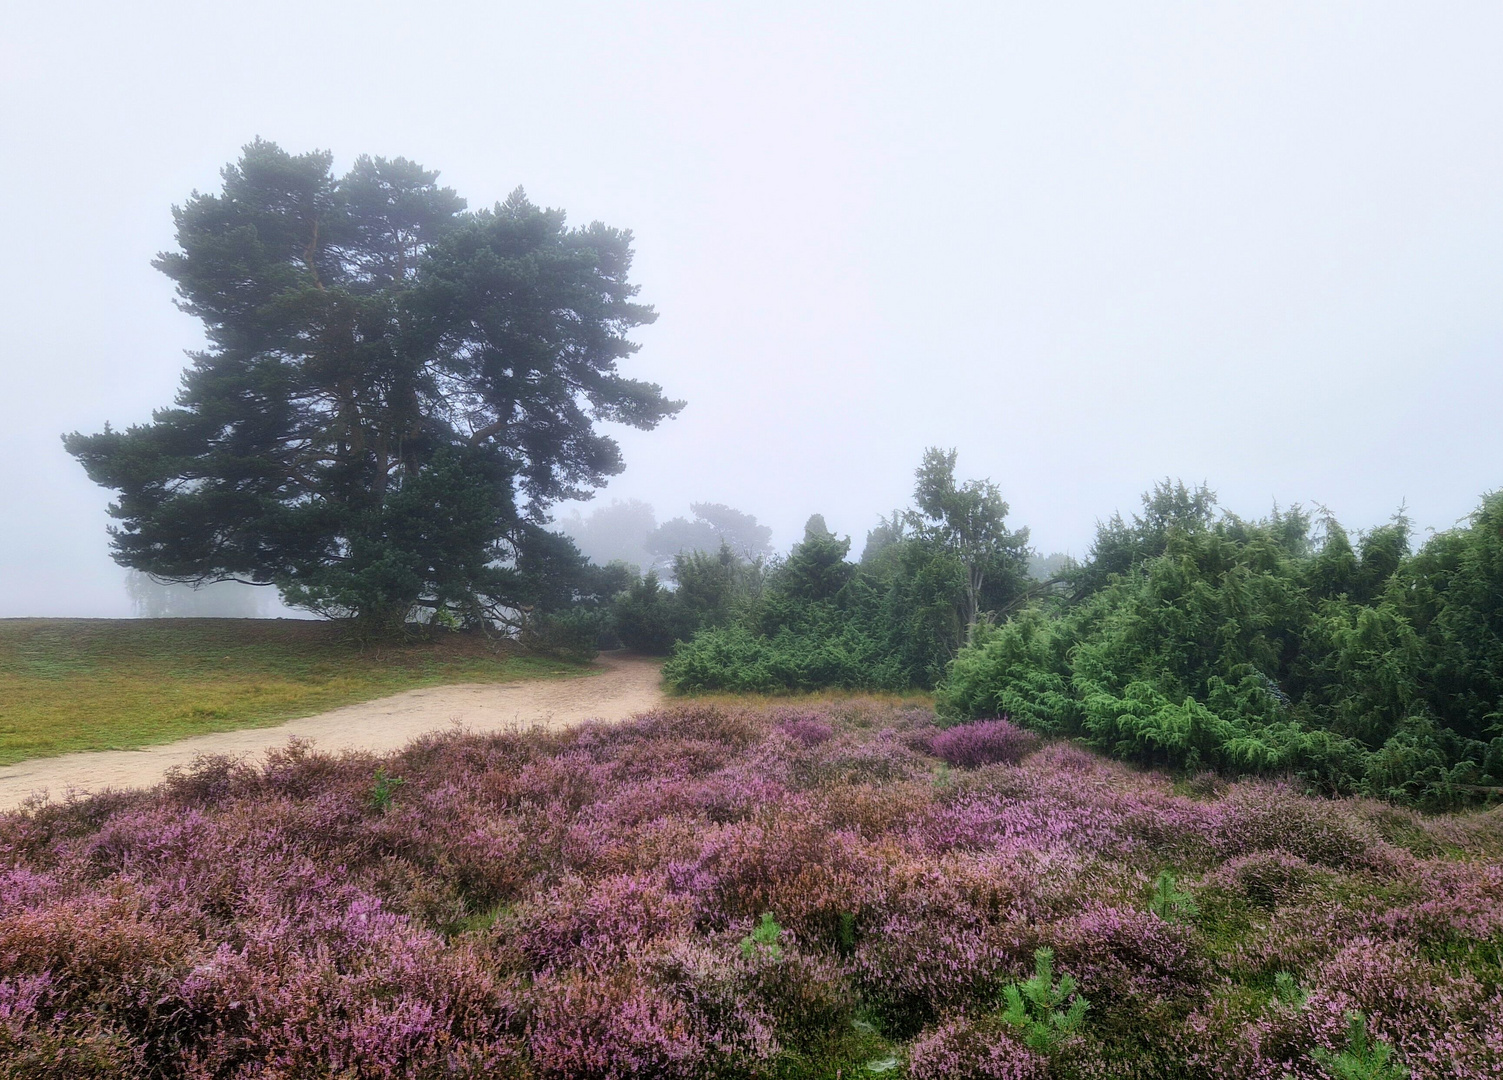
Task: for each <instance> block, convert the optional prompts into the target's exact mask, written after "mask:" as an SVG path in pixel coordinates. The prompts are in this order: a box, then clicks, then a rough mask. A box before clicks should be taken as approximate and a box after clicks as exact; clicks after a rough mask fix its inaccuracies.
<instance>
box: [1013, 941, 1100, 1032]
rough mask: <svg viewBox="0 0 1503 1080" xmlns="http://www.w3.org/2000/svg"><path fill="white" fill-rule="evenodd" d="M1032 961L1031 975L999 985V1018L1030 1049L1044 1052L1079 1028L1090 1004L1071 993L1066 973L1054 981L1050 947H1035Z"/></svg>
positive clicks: (1073, 982)
mask: <svg viewBox="0 0 1503 1080" xmlns="http://www.w3.org/2000/svg"><path fill="white" fill-rule="evenodd" d="M1033 964H1034V972H1033V975H1032V977H1031V978H1029V979H1028V980H1026V981H1025V982H1022V983H1016V982H1015V983H1009V984H1008V985H1007V986H1005V987H1003V988H1002V998H1003V1000H1004V1001H1005V1002H1006V1005H1007V1007H1006V1008H1005V1009H1004V1010H1003V1011H1002V1020H1003V1022H1004V1023H1006V1024H1007V1025H1008V1026H1010V1027H1013V1028H1016V1029H1017V1030H1018V1031H1019V1032H1020V1033H1021V1034H1022V1036H1023V1041H1024V1042H1025V1043H1027V1044H1028V1046H1029V1047H1030V1048H1032V1049H1034V1050H1039V1051H1042V1052H1045V1053H1047V1052H1048V1051H1050V1050H1052V1049H1053V1048H1054V1047H1055V1046H1057V1045H1058V1044H1059V1043H1060V1042H1061V1041H1062V1040H1064V1039H1065V1038H1067V1037H1068V1036H1070V1035H1073V1034H1075V1033H1076V1032H1077V1031H1079V1030H1080V1026H1081V1024H1083V1023H1084V1022H1085V1014H1086V1010H1087V1009H1089V1008H1090V1007H1091V1003H1090V1002H1089V1001H1087V1000H1086V999H1085V998H1083V997H1081V996H1080V995H1079V994H1077V993H1075V980H1074V979H1073V978H1071V977H1070V976H1069V975H1062V976H1060V979H1059V982H1058V983H1056V982H1055V981H1054V950H1053V949H1038V950H1036V951H1035V952H1034V954H1033ZM1072 997H1073V998H1074V1000H1073V1001H1072V1000H1071V998H1072ZM1067 1003H1068V1007H1066V1006H1067Z"/></svg>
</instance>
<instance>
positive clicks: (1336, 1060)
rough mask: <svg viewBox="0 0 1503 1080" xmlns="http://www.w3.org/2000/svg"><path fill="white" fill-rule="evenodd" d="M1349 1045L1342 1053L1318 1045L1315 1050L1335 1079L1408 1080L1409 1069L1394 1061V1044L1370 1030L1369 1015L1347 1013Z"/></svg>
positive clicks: (1317, 1060)
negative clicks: (1374, 1036)
mask: <svg viewBox="0 0 1503 1080" xmlns="http://www.w3.org/2000/svg"><path fill="white" fill-rule="evenodd" d="M1346 1021H1347V1047H1346V1049H1345V1050H1343V1051H1342V1052H1341V1053H1339V1054H1333V1053H1331V1052H1330V1051H1329V1050H1324V1049H1321V1048H1318V1047H1317V1048H1316V1049H1315V1050H1314V1051H1312V1053H1311V1055H1310V1056H1311V1057H1313V1058H1314V1059H1315V1061H1316V1063H1317V1064H1319V1065H1320V1067H1321V1068H1323V1069H1324V1070H1325V1071H1326V1074H1327V1075H1328V1076H1330V1077H1331V1080H1408V1076H1409V1070H1408V1069H1407V1068H1406V1067H1405V1066H1403V1065H1400V1064H1399V1063H1398V1062H1396V1061H1393V1060H1392V1058H1393V1047H1391V1046H1389V1045H1388V1044H1387V1043H1386V1042H1382V1041H1379V1040H1374V1039H1372V1038H1370V1037H1369V1036H1368V1034H1367V1017H1366V1016H1365V1015H1364V1014H1362V1013H1360V1012H1349V1013H1347V1014H1346Z"/></svg>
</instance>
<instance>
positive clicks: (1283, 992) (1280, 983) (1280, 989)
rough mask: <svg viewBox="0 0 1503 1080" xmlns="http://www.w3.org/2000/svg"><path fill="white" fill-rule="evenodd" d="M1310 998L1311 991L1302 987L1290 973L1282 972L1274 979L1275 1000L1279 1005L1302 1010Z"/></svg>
mask: <svg viewBox="0 0 1503 1080" xmlns="http://www.w3.org/2000/svg"><path fill="white" fill-rule="evenodd" d="M1309 996H1310V991H1308V990H1306V989H1304V988H1303V987H1301V986H1300V984H1299V983H1298V982H1296V981H1295V979H1294V976H1293V975H1291V974H1289V972H1287V971H1280V972H1279V973H1278V974H1276V975H1275V976H1274V977H1273V1000H1274V1001H1275V1002H1277V1003H1278V1004H1280V1005H1288V1006H1291V1007H1293V1008H1296V1009H1302V1008H1304V1006H1305V1001H1306V999H1308V998H1309Z"/></svg>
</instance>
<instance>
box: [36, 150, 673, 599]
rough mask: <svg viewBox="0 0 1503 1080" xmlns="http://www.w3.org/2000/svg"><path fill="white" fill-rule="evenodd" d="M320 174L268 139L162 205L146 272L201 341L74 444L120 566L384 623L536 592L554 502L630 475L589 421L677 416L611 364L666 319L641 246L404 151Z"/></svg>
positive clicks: (658, 393) (317, 161) (326, 166)
mask: <svg viewBox="0 0 1503 1080" xmlns="http://www.w3.org/2000/svg"><path fill="white" fill-rule="evenodd" d="M331 164H332V159H331V156H330V155H329V154H327V153H321V152H320V153H311V154H303V155H292V154H288V153H286V152H285V151H283V150H282V149H280V148H279V147H277V146H276V145H275V144H272V143H268V142H263V141H259V140H258V141H256V142H254V143H251V144H250V145H249V146H247V147H245V150H244V153H243V156H242V157H241V159H240V161H239V162H238V163H236V164H234V165H231V166H228V167H227V168H226V169H225V170H224V173H223V175H224V187H223V191H222V192H221V193H220V194H217V195H215V194H209V195H204V194H198V193H195V194H194V195H193V196H192V197H190V198H189V200H188V201H187V203H186V204H184V205H183V206H181V207H179V208H176V209H175V210H174V216H175V219H176V223H177V241H178V248H179V249H178V250H177V251H174V252H171V253H167V254H163V255H162V256H160V257H159V258H158V260H157V262H156V265H157V266H158V267H159V268H160V269H161V270H162V271H163V272H164V273H166V274H167V275H168V276H169V277H171V278H172V279H173V281H175V282H176V283H177V287H178V294H179V296H180V298H181V299H180V301H179V303H180V306H181V307H182V308H183V310H185V311H187V312H189V313H190V314H192V315H195V316H196V317H198V318H199V319H201V320H202V321H203V324H204V327H205V330H206V333H207V336H208V342H209V346H208V348H207V349H205V350H204V351H202V352H200V353H196V354H194V355H193V357H192V364H191V366H190V367H189V368H188V370H187V371H186V373H185V374H184V378H183V386H182V390H181V392H180V393H179V394H178V398H177V403H176V405H175V406H174V407H172V408H167V409H161V410H158V411H157V412H156V413H155V414H154V416H153V420H152V422H151V423H150V424H144V425H139V426H134V427H131V428H128V429H127V430H124V431H115V430H111V429H110V428H109V427H108V426H106V428H105V430H104V431H103V432H102V433H100V434H97V435H82V434H79V433H77V432H75V433H73V434H71V435H68V436H66V437H65V439H64V442H65V444H66V446H67V448H68V450H69V451H70V452H71V453H73V454H74V455H76V456H77V457H78V459H79V460H80V461H81V462H82V463H83V465H84V467H85V469H87V470H88V473H89V476H90V477H91V478H92V479H94V480H95V481H96V482H98V483H100V484H102V485H104V486H105V487H109V488H113V489H115V490H116V491H118V492H119V500H118V502H117V503H116V504H115V505H114V506H113V507H112V510H111V512H112V513H113V515H114V516H115V517H116V518H117V519H118V520H119V525H118V526H117V527H114V528H112V530H111V532H112V535H113V548H114V556H115V559H116V561H118V562H120V563H121V564H123V565H125V566H129V567H133V568H135V569H138V570H143V571H147V572H149V573H151V574H154V575H157V576H158V577H161V578H165V579H171V580H178V581H194V582H199V581H216V580H226V579H238V580H245V581H254V582H258V583H266V584H271V585H275V586H277V587H278V588H279V589H280V590H281V592H282V594H283V595H284V597H286V598H287V599H288V601H289V602H291V603H294V604H298V605H302V606H306V607H309V608H313V609H315V610H318V611H322V612H325V613H330V614H339V615H347V616H352V617H355V618H357V619H359V620H361V621H362V622H364V623H365V624H367V625H368V626H370V627H372V628H392V627H395V626H398V625H400V623H401V622H402V620H404V619H405V618H407V617H408V616H409V615H410V613H411V612H412V611H413V609H414V608H415V607H421V606H427V607H430V608H443V609H447V610H450V611H452V612H454V613H455V614H458V615H460V616H461V617H467V618H479V617H482V616H483V615H484V613H485V612H486V611H487V610H492V611H494V610H497V609H499V608H504V607H507V606H514V605H518V604H521V603H524V602H525V601H526V600H527V599H528V597H527V596H526V595H524V593H525V584H524V583H525V579H526V577H527V575H526V574H525V573H519V571H518V569H517V566H518V564H519V562H521V563H523V564H525V563H526V561H527V560H526V559H525V557H524V556H525V549H526V548H527V546H528V545H529V543H539V542H543V538H542V536H541V535H540V530H539V524H540V523H541V522H542V521H543V520H545V518H544V511H545V509H546V507H547V506H548V505H549V504H550V503H552V502H554V501H556V500H558V499H562V498H569V497H574V496H579V495H582V494H585V493H586V492H588V491H589V490H591V489H592V488H594V487H596V486H598V485H600V484H601V483H603V482H604V480H605V479H606V477H608V476H610V475H612V474H614V473H617V472H619V471H620V470H621V468H622V462H621V455H620V451H619V448H618V446H617V444H616V442H615V441H614V440H613V439H612V438H611V437H610V436H609V435H607V434H605V433H603V432H601V431H600V430H598V428H597V421H603V420H604V421H617V422H621V423H625V424H628V425H631V426H633V427H637V428H641V429H651V428H653V427H655V426H656V425H657V424H658V423H659V422H661V421H662V420H663V419H665V418H667V417H670V416H672V415H673V414H674V413H676V412H677V411H678V410H679V409H680V408H681V407H682V403H681V402H674V401H670V400H668V399H667V398H665V397H664V395H663V392H662V390H661V388H660V387H658V386H656V385H654V384H652V383H646V382H640V381H636V380H633V379H628V378H626V377H624V376H623V375H622V374H620V372H619V370H618V367H619V364H620V362H621V361H623V360H625V359H627V358H629V357H630V356H631V355H632V354H633V353H634V352H636V350H637V348H638V346H637V345H636V344H634V343H633V342H632V341H630V340H629V339H628V337H627V335H628V333H629V332H630V331H631V330H632V329H633V328H635V327H638V326H641V325H643V324H645V323H650V322H652V321H653V319H654V318H655V317H656V315H655V313H654V311H653V310H652V308H651V307H649V306H647V305H644V304H641V303H638V302H636V300H635V299H634V297H635V296H636V293H637V287H636V286H635V285H632V284H630V283H629V281H628V271H629V269H630V267H631V260H632V251H631V239H632V237H631V234H630V232H627V231H623V230H619V229H612V228H608V227H606V226H604V225H602V224H599V223H595V224H591V225H589V226H587V227H584V228H569V227H567V226H566V224H565V220H564V215H563V214H562V213H561V212H559V211H555V210H544V209H540V208H538V207H537V206H534V205H533V204H532V203H531V202H529V201H528V200H527V198H526V196H525V195H524V194H523V193H522V192H521V191H520V190H518V191H516V192H515V193H513V194H512V196H511V197H510V198H508V199H507V200H506V202H504V203H501V204H499V205H497V206H495V207H494V208H493V209H490V210H482V211H479V212H471V211H467V210H466V208H465V202H464V200H463V199H461V198H460V197H459V196H458V195H456V194H455V193H454V192H453V191H452V190H451V189H449V188H444V187H439V186H438V184H437V174H436V173H433V172H429V171H427V170H425V169H423V168H421V167H419V166H418V165H415V164H413V163H412V162H409V161H406V160H404V159H402V158H396V159H393V160H389V161H388V160H385V159H382V158H369V157H362V158H359V159H358V160H357V161H356V162H355V163H354V166H353V167H352V168H351V169H350V171H349V172H348V173H346V174H345V175H344V176H342V177H336V176H335V175H334V174H333V172H332V171H331ZM551 542H552V541H551V538H550V539H549V540H548V541H547V543H551Z"/></svg>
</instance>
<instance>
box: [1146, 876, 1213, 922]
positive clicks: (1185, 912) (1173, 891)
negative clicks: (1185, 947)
mask: <svg viewBox="0 0 1503 1080" xmlns="http://www.w3.org/2000/svg"><path fill="white" fill-rule="evenodd" d="M1148 910H1149V911H1151V912H1153V913H1154V914H1155V915H1157V916H1158V917H1159V918H1161V919H1163V920H1164V921H1165V922H1168V923H1172V922H1180V921H1182V920H1187V919H1193V918H1195V916H1197V915H1199V914H1200V908H1198V907H1196V905H1195V900H1194V898H1193V897H1192V896H1191V895H1190V894H1189V893H1187V892H1181V891H1180V889H1179V879H1178V878H1176V877H1175V876H1174V872H1173V871H1171V870H1164V871H1161V872H1160V873H1159V876H1158V877H1157V878H1155V879H1154V882H1153V899H1151V900H1149V901H1148Z"/></svg>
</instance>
